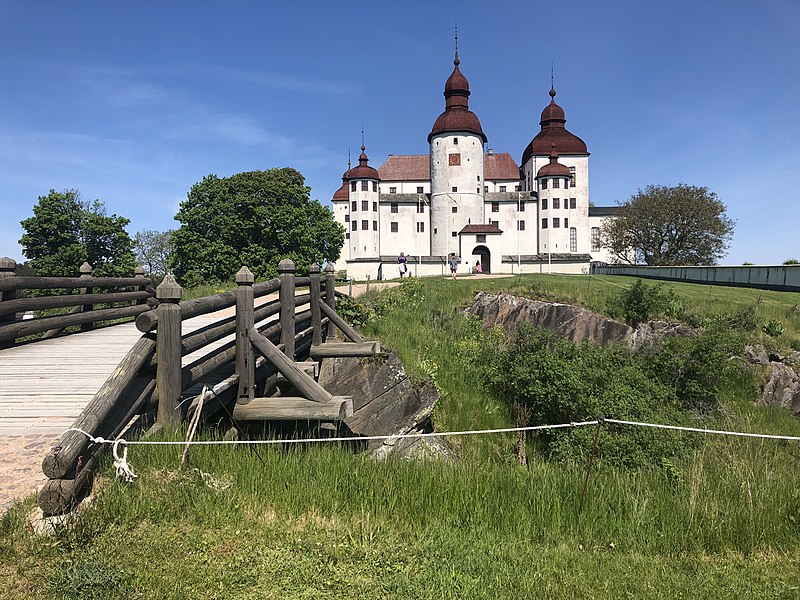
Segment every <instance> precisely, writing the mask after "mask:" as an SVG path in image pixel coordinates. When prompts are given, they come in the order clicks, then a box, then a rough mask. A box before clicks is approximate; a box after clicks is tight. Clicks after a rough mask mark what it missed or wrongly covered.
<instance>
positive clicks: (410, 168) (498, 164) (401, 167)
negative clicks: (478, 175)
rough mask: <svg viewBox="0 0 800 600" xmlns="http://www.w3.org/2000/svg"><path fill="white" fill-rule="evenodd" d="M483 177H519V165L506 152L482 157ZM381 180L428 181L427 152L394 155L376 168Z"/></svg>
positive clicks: (428, 161) (429, 164)
mask: <svg viewBox="0 0 800 600" xmlns="http://www.w3.org/2000/svg"><path fill="white" fill-rule="evenodd" d="M483 173H484V179H487V180H489V181H493V180H495V179H512V180H516V179H520V176H519V166H517V163H516V161H515V160H514V159H513V157H512V156H511V155H510V154H509V153H508V152H500V153H498V154H486V155H484V157H483ZM378 174H379V175H380V177H381V181H430V179H431V159H430V157H429V156H428V155H427V154H410V155H394V156H390V157H389V158H387V159H386V162H385V163H383V164H382V165H381V167H380V168H379V169H378Z"/></svg>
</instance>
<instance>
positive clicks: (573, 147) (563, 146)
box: [522, 88, 589, 165]
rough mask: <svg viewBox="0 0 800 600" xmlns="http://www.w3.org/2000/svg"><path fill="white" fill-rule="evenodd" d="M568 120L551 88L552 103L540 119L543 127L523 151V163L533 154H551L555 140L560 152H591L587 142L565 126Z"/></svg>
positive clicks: (557, 149)
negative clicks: (587, 147)
mask: <svg viewBox="0 0 800 600" xmlns="http://www.w3.org/2000/svg"><path fill="white" fill-rule="evenodd" d="M566 122H567V118H566V116H565V114H564V109H563V108H561V107H560V106H559V105H558V104H556V91H555V90H554V89H552V88H551V89H550V104H548V105H547V106H546V107H545V109H544V110H543V111H542V118H541V120H540V121H539V125H541V126H542V129H541V131H539V133H537V134H536V137H534V138H533V139H532V140H531V143H530V144H528V147H527V148H525V150H524V152H523V153H522V164H523V165H524V164H525V163H526V162H527V161H528V159H529V158H530V157H531V156H533V155H537V156H541V155H542V154H544V155H547V154H550V147H551V146H552V144H553V142H555V145H556V151H557V152H558V153H559V154H589V151H588V150H587V149H586V142H584V141H583V140H582V139H581V138H579V137H578V136H577V135H575V134H574V133H572V132H570V131H568V130H567V128H566V126H565V123H566Z"/></svg>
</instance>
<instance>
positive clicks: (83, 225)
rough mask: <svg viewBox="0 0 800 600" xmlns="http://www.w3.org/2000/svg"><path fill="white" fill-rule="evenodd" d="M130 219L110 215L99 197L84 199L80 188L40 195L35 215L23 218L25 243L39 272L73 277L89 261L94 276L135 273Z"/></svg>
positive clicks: (32, 265)
mask: <svg viewBox="0 0 800 600" xmlns="http://www.w3.org/2000/svg"><path fill="white" fill-rule="evenodd" d="M128 223H130V220H129V219H126V218H125V217H120V216H118V215H111V216H110V217H109V216H108V215H107V214H106V207H105V205H104V204H103V203H102V202H101V201H100V200H94V201H93V202H84V201H83V200H81V197H80V193H79V192H78V190H64V191H63V192H56V191H55V190H50V193H49V194H48V195H47V196H39V200H38V202H37V204H36V205H35V206H34V207H33V216H32V217H30V218H28V219H25V220H23V221H22V222H21V225H22V228H23V229H24V230H25V234H23V236H22V239H20V241H19V242H20V244H21V245H22V253H23V254H24V255H25V256H26V257H27V258H28V259H29V261H28V262H29V265H30V266H31V268H33V270H34V271H35V272H36V274H37V275H40V276H61V277H73V276H76V275H78V272H79V268H80V266H81V264H83V263H84V262H88V263H89V264H90V265H92V267H93V269H94V271H93V275H97V276H128V275H133V269H134V256H133V252H132V247H133V241H132V240H131V238H130V236H129V235H128V233H127V232H126V231H125V227H126V226H127V225H128Z"/></svg>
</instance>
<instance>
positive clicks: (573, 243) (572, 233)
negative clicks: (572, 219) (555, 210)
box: [569, 227, 578, 252]
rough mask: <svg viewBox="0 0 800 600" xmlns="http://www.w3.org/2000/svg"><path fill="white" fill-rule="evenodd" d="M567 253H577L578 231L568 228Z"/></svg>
mask: <svg viewBox="0 0 800 600" xmlns="http://www.w3.org/2000/svg"><path fill="white" fill-rule="evenodd" d="M569 251H570V252H577V251H578V230H577V229H575V228H574V227H570V229H569Z"/></svg>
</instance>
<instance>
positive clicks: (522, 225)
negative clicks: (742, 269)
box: [517, 221, 525, 231]
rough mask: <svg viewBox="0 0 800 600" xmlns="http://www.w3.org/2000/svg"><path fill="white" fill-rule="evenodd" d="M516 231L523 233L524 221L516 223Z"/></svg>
mask: <svg viewBox="0 0 800 600" xmlns="http://www.w3.org/2000/svg"><path fill="white" fill-rule="evenodd" d="M517 231H525V221H517Z"/></svg>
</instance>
